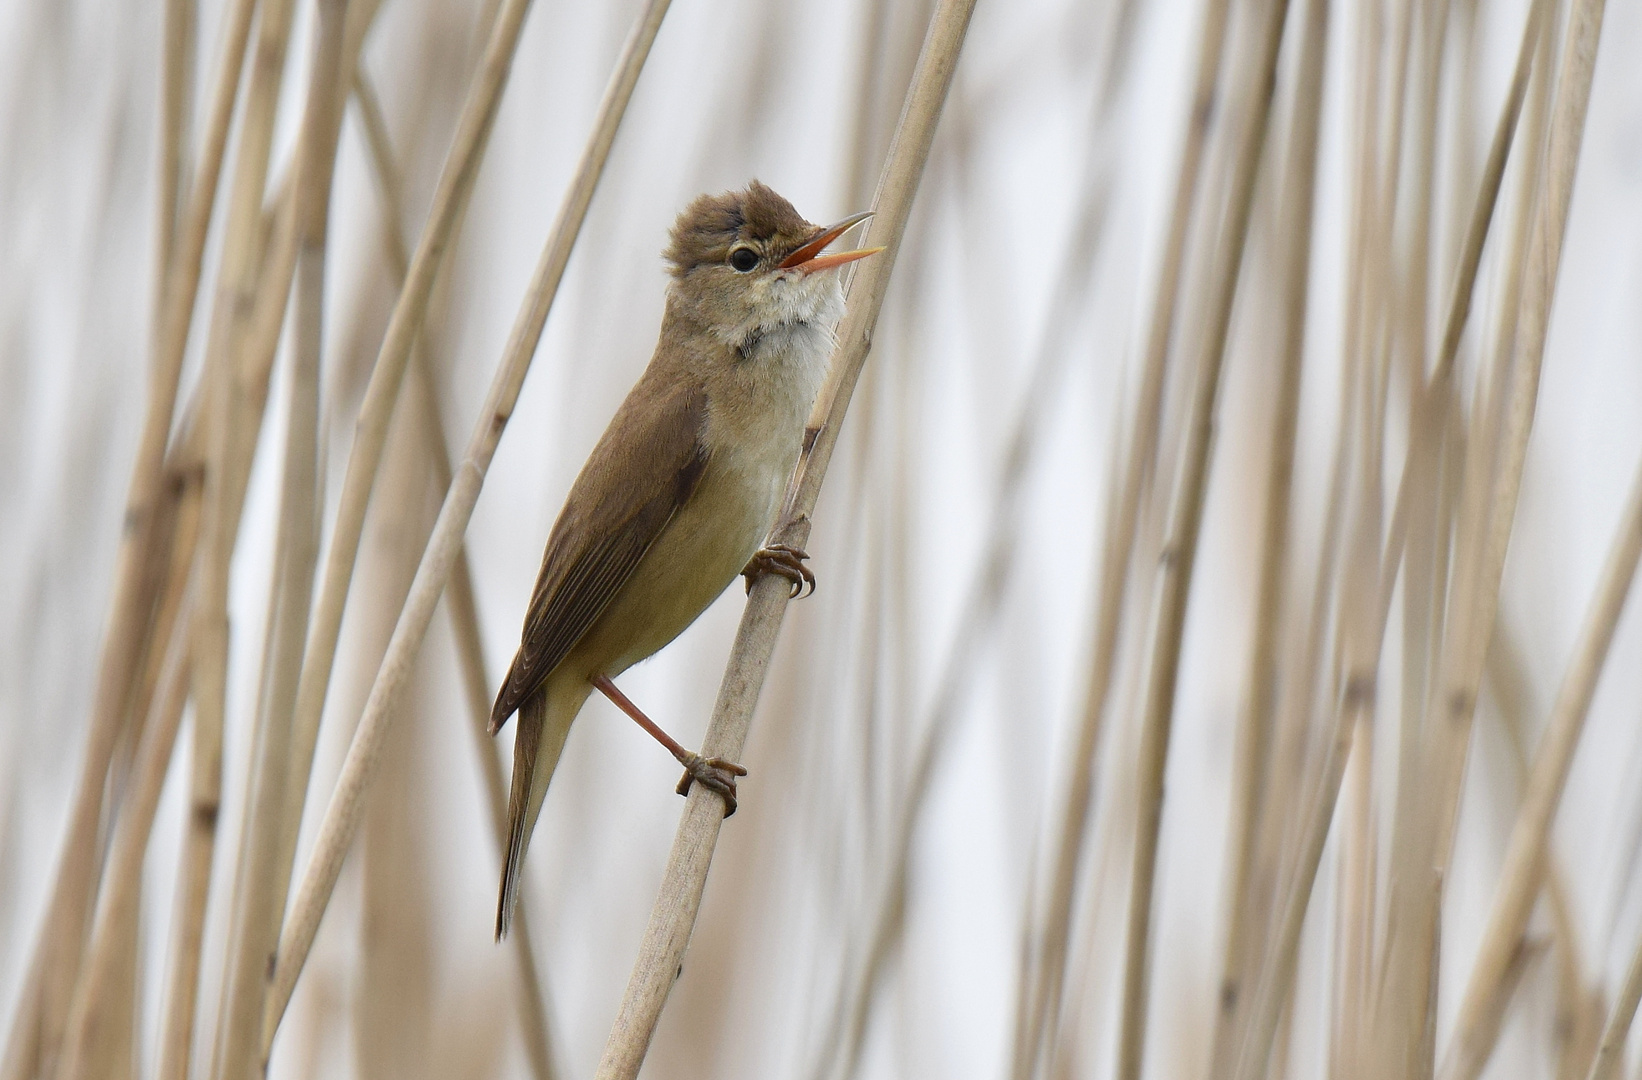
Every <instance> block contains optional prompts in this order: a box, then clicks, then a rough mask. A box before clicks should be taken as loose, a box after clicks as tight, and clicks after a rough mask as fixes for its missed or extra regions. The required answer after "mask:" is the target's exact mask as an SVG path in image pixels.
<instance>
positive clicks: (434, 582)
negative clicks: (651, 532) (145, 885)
mask: <svg viewBox="0 0 1642 1080" xmlns="http://www.w3.org/2000/svg"><path fill="white" fill-rule="evenodd" d="M513 6H514V7H522V4H519V3H515V4H514V5H513ZM667 6H668V5H667V0H650V2H649V3H648V4H647V5H646V6H645V8H644V9H643V10H642V11H641V13H640V14H639V17H638V19H637V20H636V21H635V23H634V25H633V29H632V32H631V33H630V34H629V36H628V38H627V42H626V44H625V45H624V46H623V48H622V53H621V57H620V58H619V60H618V61H617V64H616V70H615V72H614V73H613V74H612V76H611V80H610V85H609V86H608V87H607V88H606V90H605V95H604V100H603V101H602V102H600V105H599V112H598V116H597V118H596V119H595V121H594V124H593V133H592V135H591V137H590V138H589V141H588V144H587V147H586V149H585V150H584V151H583V155H582V159H581V163H580V165H579V166H578V167H577V170H576V174H575V176H574V177H573V178H572V180H571V184H570V188H569V190H568V191H567V192H566V194H565V200H564V203H563V204H562V206H561V208H560V211H559V217H558V219H557V220H556V221H555V222H554V225H553V229H552V232H551V233H550V234H549V237H548V241H547V245H546V247H545V248H544V250H543V252H542V258H541V261H540V263H539V264H538V265H537V267H536V273H535V275H534V277H533V278H532V280H531V283H530V287H529V289H528V290H527V291H526V295H525V303H524V305H523V306H522V307H521V309H520V312H519V316H518V319H517V321H516V322H515V323H514V327H513V332H512V334H511V336H510V337H509V340H508V345H507V349H506V351H505V353H504V354H503V357H502V361H501V363H500V364H498V365H497V370H496V375H495V378H494V379H493V380H492V382H491V388H490V393H489V394H488V396H487V398H486V400H485V404H484V407H483V410H482V411H481V413H480V415H479V422H478V425H477V427H476V428H475V430H474V433H473V435H472V437H471V439H470V440H469V442H468V448H467V452H466V454H465V455H464V457H463V459H462V464H461V466H460V468H459V469H458V470H457V473H456V478H455V481H454V482H453V483H452V484H451V487H450V491H449V492H448V493H447V494H446V496H445V500H444V505H443V506H442V507H441V508H440V511H439V518H438V521H437V522H436V523H435V525H434V529H433V535H432V537H430V538H429V540H428V544H427V547H426V549H425V551H424V552H423V555H422V560H421V564H420V565H419V566H418V567H417V571H416V578H415V581H414V582H413V583H412V585H411V592H410V596H409V598H408V599H407V600H406V602H405V606H404V609H403V610H402V611H401V612H400V615H399V620H398V623H397V624H396V625H395V627H394V632H393V638H392V640H391V641H390V642H389V644H388V651H387V655H386V656H384V657H383V660H382V665H381V667H380V669H379V670H378V672H377V676H376V681H375V683H374V684H373V685H372V687H371V693H370V697H369V699H368V700H367V702H366V704H365V712H364V715H362V716H361V717H360V720H359V726H358V728H357V729H356V730H355V732H354V737H353V741H352V743H351V744H350V745H349V747H348V754H347V757H346V759H345V760H344V762H343V765H342V775H341V776H340V777H339V778H338V779H337V784H336V788H335V789H334V790H333V792H332V795H331V801H330V805H329V806H327V807H326V810H325V817H324V819H323V820H322V821H321V823H320V826H319V835H318V838H317V840H316V841H315V843H314V852H313V855H312V857H311V858H310V859H309V862H308V869H307V871H306V873H305V874H304V876H303V880H302V884H301V886H300V888H299V890H298V892H297V896H296V900H295V903H294V905H293V907H292V910H291V913H290V918H289V920H288V921H287V923H286V925H285V929H284V932H283V934H282V935H281V937H280V945H279V956H278V962H277V966H276V968H275V971H274V978H273V988H272V991H271V992H270V994H269V996H268V1011H267V1016H266V1020H265V1023H264V1027H263V1044H264V1051H263V1052H264V1059H265V1060H266V1055H267V1053H268V1048H269V1047H270V1046H271V1045H272V1042H273V1037H274V1034H275V1032H276V1030H277V1029H278V1027H279V1021H280V1018H281V1017H282V1016H283V1015H284V1013H285V1007H286V1006H287V1005H288V1004H289V1003H290V999H291V993H292V991H293V990H294V989H295V987H296V980H297V976H298V975H300V974H301V971H302V966H303V964H304V963H305V962H306V960H307V957H308V951H309V949H310V948H311V947H312V946H313V940H314V935H315V933H317V932H318V930H319V921H320V919H321V918H322V917H323V916H324V913H325V909H326V907H327V905H328V904H329V902H330V897H331V891H332V889H334V888H335V886H336V879H337V875H338V874H340V873H341V871H342V860H343V857H344V856H345V855H346V854H347V850H348V847H349V846H350V844H351V843H352V840H353V836H354V833H355V832H356V831H357V829H358V826H359V822H360V817H361V814H362V811H363V805H364V797H365V795H366V793H367V791H368V790H369V788H370V784H371V780H372V779H373V778H374V776H375V771H376V764H377V760H378V757H379V755H380V752H381V748H382V743H383V740H384V739H386V738H387V735H388V732H389V720H390V718H391V717H392V714H393V707H394V703H395V701H396V699H397V697H398V695H399V693H400V691H401V690H402V689H403V687H404V684H405V681H406V679H407V677H408V676H409V673H410V669H411V667H412V665H413V664H414V662H415V659H416V654H417V652H418V651H420V648H421V644H422V639H423V637H424V636H425V635H426V633H427V629H428V624H429V623H430V622H431V621H432V619H433V611H434V608H435V607H436V606H437V604H438V602H439V597H440V594H441V593H443V592H444V588H445V582H446V580H447V579H448V577H449V575H450V571H451V567H452V565H453V564H454V563H455V561H456V556H457V553H458V552H459V551H460V550H461V547H462V534H463V533H464V532H465V531H466V530H467V523H468V521H469V519H470V518H471V517H472V516H473V507H474V504H475V503H476V502H478V499H479V490H480V487H481V486H482V485H483V483H484V475H485V471H486V470H487V469H488V468H489V466H490V461H491V458H492V457H493V456H494V455H495V453H496V446H497V444H498V443H499V442H500V441H501V437H502V432H503V431H504V430H505V429H506V427H507V421H508V418H509V417H510V416H511V415H512V412H513V407H514V405H515V404H516V403H517V402H518V399H519V389H520V387H521V386H523V384H524V377H525V374H526V372H528V371H529V369H530V360H531V357H532V356H533V355H534V354H535V351H536V345H537V342H538V341H540V339H541V333H542V328H543V326H544V325H545V324H546V322H547V315H548V311H549V310H550V308H551V307H552V302H553V297H554V295H555V293H556V292H557V291H558V286H559V282H560V281H561V280H562V279H563V277H564V270H565V265H566V264H567V263H568V262H569V260H570V252H571V250H572V248H573V247H574V246H575V242H576V236H577V234H578V233H579V232H580V230H581V225H582V222H583V221H584V220H586V217H587V207H588V204H589V203H590V202H591V201H592V198H593V191H594V189H595V188H596V187H597V186H598V181H599V177H600V175H601V174H602V173H603V171H604V165H605V162H606V161H607V160H609V156H610V148H611V146H612V145H613V144H614V142H615V138H616V131H617V129H618V128H619V127H620V125H621V119H622V117H623V116H624V115H625V113H626V111H627V103H628V102H629V101H630V100H631V99H632V95H633V87H634V86H635V85H636V84H637V82H638V77H639V73H640V72H641V71H642V70H643V68H644V61H645V59H646V58H647V57H648V56H649V54H650V46H651V44H652V43H653V42H654V41H655V38H656V32H657V31H658V30H660V28H661V20H662V16H664V15H665V14H666V12H667ZM510 11H511V8H508V7H504V9H503V12H502V15H501V16H500V17H499V18H498V20H497V24H496V25H497V29H496V31H495V32H494V34H493V35H492V38H491V49H490V57H491V59H493V60H499V57H498V53H499V51H501V50H500V48H499V46H500V45H511V41H510V40H509V39H510V38H512V39H516V37H517V21H513V22H511V23H510V17H511V16H510ZM522 15H523V12H522V10H520V11H519V12H518V13H517V17H518V18H522ZM508 51H510V50H508ZM503 66H504V67H505V65H503ZM486 71H487V72H494V66H493V64H492V63H491V62H490V61H488V60H487V64H486ZM498 81H499V80H498ZM492 112H493V110H492ZM414 265H415V264H414V263H413V267H414ZM414 272H415V271H414V269H413V275H414ZM408 288H409V285H407V289H408ZM390 334H391V328H390ZM409 344H410V343H409V341H408V340H407V341H406V342H405V346H406V354H405V355H404V356H401V357H400V358H399V366H400V369H401V373H402V372H403V367H404V360H405V359H406V358H408V351H409ZM384 349H386V346H384ZM374 381H375V380H374V376H373V382H374ZM396 381H397V380H396ZM378 455H380V449H378ZM350 467H351V463H350ZM373 471H374V470H373Z"/></svg>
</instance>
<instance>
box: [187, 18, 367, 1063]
mask: <svg viewBox="0 0 1642 1080" xmlns="http://www.w3.org/2000/svg"><path fill="white" fill-rule="evenodd" d="M360 6H361V8H364V9H371V8H374V5H373V4H369V3H366V4H362V5H360ZM347 11H348V4H347V0H318V3H317V20H316V31H315V35H316V39H317V40H316V44H315V49H314V58H313V66H312V68H311V69H310V72H309V84H308V90H307V99H306V102H307V103H306V109H305V113H304V116H303V121H302V131H301V133H300V136H299V142H298V147H297V158H296V165H295V180H294V189H293V192H292V198H293V199H294V205H293V209H292V217H293V220H294V227H293V228H292V229H290V230H288V231H287V232H285V233H283V234H282V236H281V239H282V241H284V243H286V244H291V245H294V248H295V251H294V262H295V267H294V272H295V289H294V296H293V297H292V308H293V318H292V327H293V333H292V349H291V357H292V361H291V369H290V379H289V387H290V394H289V410H288V417H289V420H288V423H287V427H286V435H285V461H284V466H283V477H282V490H281V493H280V517H279V535H278V537H277V539H276V544H275V553H274V581H273V595H272V596H271V598H270V602H269V613H268V632H267V640H268V643H269V644H268V646H267V651H266V661H265V665H264V669H263V693H262V698H261V701H260V702H259V708H258V715H257V722H256V728H255V732H254V735H253V747H252V750H253V756H252V761H251V766H250V770H249V797H248V800H247V812H246V815H245V821H244V833H243V839H242V841H241V845H240V867H239V879H238V882H237V889H236V891H237V900H238V908H237V912H236V914H237V918H236V919H235V921H234V926H233V929H232V936H231V942H230V945H229V957H228V961H227V966H228V981H227V985H226V987H225V990H224V998H225V1000H224V1004H223V1009H222V1013H221V1016H220V1019H219V1029H218V1049H217V1061H216V1062H215V1075H216V1076H217V1077H218V1078H219V1080H249V1078H250V1077H252V1076H253V1075H254V1072H255V1069H256V1066H257V1064H258V1062H259V1051H260V1050H261V1043H260V1036H261V1034H262V1030H261V1021H262V1012H263V998H264V994H265V991H266V984H267V981H268V966H269V965H268V960H269V958H270V957H271V956H272V954H273V950H274V948H275V946H276V945H277V943H278V935H279V918H280V915H281V914H282V909H283V906H284V905H283V904H282V903H281V900H282V899H283V897H284V894H283V892H282V891H279V890H278V889H277V886H276V882H278V881H280V878H281V875H280V873H279V863H280V857H281V850H280V837H281V833H282V825H283V823H282V820H281V819H282V817H283V815H284V813H285V812H286V811H287V802H286V796H287V792H288V790H289V788H290V777H289V772H290V756H291V754H290V750H291V729H290V725H289V723H288V722H287V718H288V717H289V716H290V713H291V709H292V706H293V704H294V700H295V698H296V691H297V679H298V677H299V675H300V672H301V668H300V665H301V660H302V651H303V641H304V638H305V635H306V631H307V628H308V614H309V605H310V602H311V600H312V597H313V579H314V565H315V562H316V560H317V559H318V555H319V515H320V506H321V505H322V499H321V497H320V494H319V442H318V440H319V411H320V410H319V380H320V351H321V345H322V341H321V339H322V331H323V328H324V291H325V263H326V259H325V251H326V237H327V231H328V224H329V219H330V199H331V178H332V173H333V170H334V166H335V162H336V149H337V139H338V137H339V135H340V132H341V125H342V101H343V99H344V94H345V86H346V83H345V82H344V81H343V79H344V76H343V69H344V66H345V58H344V56H343V53H344V49H345V42H344V36H345V35H344V31H345V25H346V19H345V16H346V14H347ZM368 14H369V11H368V10H367V18H368ZM286 257H291V256H286ZM278 261H279V263H280V264H281V265H283V262H284V258H281V259H279V260H278ZM283 281H284V278H283V277H280V278H277V279H276V280H275V282H274V283H273V288H274V289H275V290H278V291H279V292H281V293H284V291H285V290H283V289H280V288H279V286H280V284H282V283H283ZM276 333H277V332H276Z"/></svg>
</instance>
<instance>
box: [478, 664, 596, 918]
mask: <svg viewBox="0 0 1642 1080" xmlns="http://www.w3.org/2000/svg"><path fill="white" fill-rule="evenodd" d="M551 688H552V683H551V681H550V682H549V683H548V685H546V686H543V687H542V688H541V689H540V690H537V691H536V692H535V693H534V694H532V695H530V697H528V698H526V699H525V701H524V704H523V705H521V706H520V707H519V723H518V726H517V727H516V728H515V730H516V731H517V732H518V734H517V735H516V736H515V739H514V743H513V791H512V794H511V795H509V797H508V802H507V817H508V835H507V851H506V852H504V853H503V856H502V891H501V895H500V896H499V897H498V898H497V901H496V940H497V941H501V940H502V939H503V938H504V937H506V936H507V930H508V927H509V925H511V924H512V922H513V909H514V907H515V906H517V904H518V902H519V883H520V882H521V881H522V880H523V876H524V862H525V849H526V848H527V847H529V846H530V834H531V833H532V832H534V831H535V829H536V818H537V816H538V815H539V814H540V813H541V812H542V799H543V798H545V797H546V795H547V784H548V781H549V780H551V779H553V770H554V769H555V768H556V767H557V766H558V764H559V755H560V753H562V752H563V751H564V740H565V737H566V736H568V735H569V734H570V722H571V721H572V720H574V719H575V718H576V714H577V713H578V712H580V711H581V707H582V703H583V702H584V701H586V700H587V695H586V693H582V694H575V693H570V694H566V693H562V692H560V693H549V690H550V689H551Z"/></svg>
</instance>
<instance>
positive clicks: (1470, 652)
mask: <svg viewBox="0 0 1642 1080" xmlns="http://www.w3.org/2000/svg"><path fill="white" fill-rule="evenodd" d="M1603 6H1604V4H1603V0H1576V3H1575V5H1574V8H1573V11H1572V13H1571V15H1570V17H1569V19H1570V21H1569V29H1568V35H1567V39H1566V41H1565V42H1564V47H1563V57H1562V61H1561V64H1560V74H1559V76H1558V88H1557V100H1556V110H1555V115H1554V116H1553V119H1552V123H1551V144H1550V147H1549V152H1548V156H1547V160H1546V165H1545V178H1544V196H1543V198H1542V199H1541V202H1540V206H1539V212H1538V214H1537V215H1536V219H1535V225H1534V232H1533V236H1532V240H1531V243H1530V246H1529V250H1528V260H1527V264H1526V269H1527V273H1528V279H1527V282H1526V288H1525V290H1524V297H1523V306H1522V310H1521V312H1520V315H1519V321H1518V324H1517V326H1518V330H1517V338H1516V342H1515V350H1514V362H1513V365H1512V371H1511V379H1512V382H1511V390H1510V396H1509V398H1508V412H1507V414H1506V420H1507V423H1506V426H1505V428H1504V430H1503V431H1502V433H1501V438H1502V440H1503V442H1502V443H1501V447H1500V453H1501V458H1500V461H1499V463H1498V466H1497V469H1495V470H1494V472H1493V475H1492V476H1489V475H1486V474H1485V473H1483V472H1482V471H1481V470H1471V471H1470V472H1471V475H1468V476H1467V491H1466V495H1465V503H1466V506H1463V507H1462V510H1461V524H1460V533H1459V535H1460V538H1461V545H1460V548H1459V552H1458V560H1457V564H1456V570H1455V582H1454V587H1453V592H1452V594H1451V595H1452V596H1453V598H1454V599H1453V601H1452V603H1453V604H1454V605H1455V607H1454V610H1455V613H1456V614H1455V617H1454V618H1453V619H1452V629H1451V631H1450V633H1449V634H1447V635H1446V636H1445V638H1444V641H1443V647H1442V652H1441V657H1440V661H1439V667H1438V672H1439V677H1438V679H1437V680H1436V682H1435V684H1434V691H1433V694H1432V697H1431V699H1430V701H1429V702H1428V704H1427V712H1426V727H1427V730H1428V731H1430V732H1431V733H1432V736H1433V738H1432V741H1431V743H1430V749H1429V762H1428V765H1427V768H1428V769H1429V770H1430V771H1429V773H1428V774H1427V775H1429V776H1430V777H1431V778H1432V779H1431V784H1430V790H1431V797H1432V802H1431V804H1430V806H1431V820H1430V821H1429V822H1428V823H1427V824H1426V825H1425V826H1424V827H1422V829H1421V830H1420V835H1419V836H1418V837H1411V838H1410V840H1411V842H1412V843H1418V844H1420V845H1421V846H1420V848H1419V849H1418V850H1422V851H1429V852H1430V854H1431V864H1432V865H1434V866H1435V867H1436V868H1437V871H1438V875H1439V877H1441V876H1443V875H1444V872H1445V871H1446V867H1447V863H1448V859H1449V856H1450V853H1451V848H1452V844H1453V832H1454V822H1455V817H1456V816H1457V812H1458V797H1459V787H1460V783H1461V781H1462V779H1463V773H1464V765H1465V757H1466V751H1467V749H1468V745H1469V742H1470V738H1469V736H1470V729H1471V720H1472V717H1473V715H1474V711H1475V703H1476V695H1477V688H1478V685H1479V683H1480V681H1481V675H1482V665H1483V661H1484V659H1485V657H1486V651H1487V640H1488V635H1487V632H1486V631H1487V630H1488V629H1489V628H1491V627H1492V625H1493V622H1494V614H1495V610H1496V608H1497V605H1498V602H1499V586H1500V578H1501V575H1502V572H1503V570H1504V564H1505V552H1506V547H1507V545H1508V543H1509V540H1510V534H1511V527H1512V519H1513V517H1514V515H1515V511H1516V501H1517V494H1518V492H1519V490H1520V487H1521V482H1522V467H1523V460H1524V458H1525V456H1526V453H1527V444H1528V436H1529V433H1530V431H1531V429H1532V425H1533V419H1534V409H1535V405H1536V403H1537V399H1538V391H1539V373H1540V368H1541V365H1542V363H1543V360H1544V350H1545V337H1546V331H1547V328H1548V325H1549V317H1550V306H1551V298H1552V296H1553V294H1554V291H1555V287H1556V276H1557V268H1558V265H1559V263H1560V261H1561V253H1562V240H1563V236H1564V233H1565V230H1566V225H1567V218H1568V206H1569V203H1570V201H1571V199H1572V195H1573V178H1574V170H1575V168H1576V167H1577V165H1578V155H1579V146H1580V142H1581V140H1582V137H1583V134H1584V126H1585V115H1586V109H1587V106H1588V104H1589V101H1590V87H1591V76H1592V72H1593V70H1594V67H1595V61H1596V45H1597V41H1598V39H1599V37H1600V33H1601V26H1602V13H1603ZM1484 456H1486V455H1484ZM1468 525H1469V528H1467V526H1468ZM1422 861H1423V860H1422ZM1405 887H1406V886H1405ZM1439 895H1440V894H1439ZM1421 899H1422V902H1421V903H1420V904H1419V905H1418V906H1417V907H1415V908H1413V910H1414V912H1415V916H1416V917H1415V919H1414V920H1413V921H1412V922H1411V923H1410V924H1407V925H1403V926H1400V927H1398V931H1399V933H1401V934H1405V935H1407V944H1406V946H1405V947H1406V948H1407V949H1408V954H1409V955H1410V956H1411V957H1413V958H1414V959H1415V961H1416V965H1415V968H1414V970H1415V971H1416V972H1418V973H1419V974H1421V975H1423V974H1424V971H1423V969H1421V968H1420V967H1419V966H1418V965H1419V964H1421V963H1425V962H1428V961H1429V957H1430V956H1431V951H1432V944H1431V943H1432V942H1433V941H1434V940H1435V937H1436V927H1437V922H1438V918H1439V914H1440V913H1439V911H1438V907H1437V899H1438V897H1422V898H1421ZM1428 983H1429V979H1428V978H1424V977H1421V978H1418V979H1417V980H1412V981H1409V982H1407V983H1405V985H1404V987H1403V988H1401V989H1402V991H1403V992H1405V993H1407V994H1408V996H1409V998H1410V1000H1411V1001H1412V1003H1413V1004H1412V1005H1411V1007H1410V1015H1419V1016H1424V1015H1425V1014H1426V1013H1427V1012H1428V1011H1430V999H1429V998H1428V997H1427V996H1426V987H1427V985H1428ZM1397 989H1398V988H1396V987H1393V990H1397Z"/></svg>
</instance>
